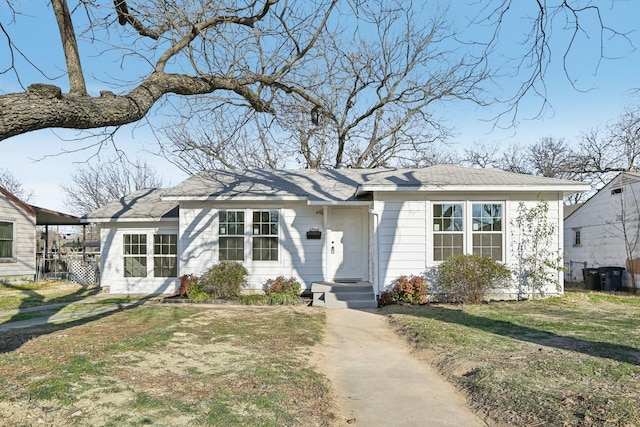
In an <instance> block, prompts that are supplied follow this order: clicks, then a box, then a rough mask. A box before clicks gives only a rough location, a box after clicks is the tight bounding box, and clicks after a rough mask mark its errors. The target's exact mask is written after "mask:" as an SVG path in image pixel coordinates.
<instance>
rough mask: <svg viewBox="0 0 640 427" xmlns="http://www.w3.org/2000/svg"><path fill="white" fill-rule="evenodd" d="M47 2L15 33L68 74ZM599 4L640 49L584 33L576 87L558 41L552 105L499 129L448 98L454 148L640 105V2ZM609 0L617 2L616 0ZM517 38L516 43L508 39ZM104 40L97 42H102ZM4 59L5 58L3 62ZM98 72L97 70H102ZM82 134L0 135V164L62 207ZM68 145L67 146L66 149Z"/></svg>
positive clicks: (515, 27) (13, 86)
mask: <svg viewBox="0 0 640 427" xmlns="http://www.w3.org/2000/svg"><path fill="white" fill-rule="evenodd" d="M42 3H44V2H36V4H31V3H30V4H29V14H30V16H24V17H20V18H19V21H18V23H19V24H23V23H24V24H28V26H23V27H22V28H21V30H23V31H24V32H23V33H14V34H13V36H14V37H16V39H15V41H16V43H17V44H18V46H19V47H20V48H21V49H23V50H24V52H25V53H26V54H27V55H30V56H31V57H33V58H36V61H37V63H38V64H39V65H40V66H41V67H42V68H43V69H45V70H47V74H48V75H49V76H55V75H62V71H61V70H62V69H63V67H62V65H63V61H64V59H63V57H62V54H61V48H60V46H59V42H58V39H57V27H56V26H55V19H54V17H53V14H52V13H51V11H50V10H48V8H47V7H44V6H42ZM582 3H586V2H584V1H583V2H582ZM598 3H599V4H601V5H603V8H602V15H603V19H605V21H606V22H607V23H608V24H609V25H611V26H612V27H615V28H616V29H619V30H620V31H624V32H627V31H631V33H629V34H628V37H629V38H630V39H631V40H632V42H633V43H634V45H635V46H636V47H637V48H638V49H636V50H633V49H632V48H631V47H630V46H629V45H628V44H626V43H625V42H623V41H622V40H619V39H618V40H616V39H614V40H608V39H607V40H606V41H607V44H606V46H605V54H607V55H609V56H612V57H615V59H605V60H602V61H600V62H599V61H598V53H599V51H598V50H597V49H598V48H599V46H598V42H599V40H597V38H595V37H594V34H590V36H591V38H590V39H586V38H584V37H582V38H581V39H580V40H579V41H578V42H577V43H576V45H575V46H574V49H573V50H572V51H571V56H570V58H569V64H570V76H571V78H574V79H576V82H575V84H576V85H577V86H578V87H579V88H581V89H583V90H582V91H578V90H576V89H574V88H573V87H572V86H571V84H570V83H569V81H568V80H567V77H566V76H565V75H564V71H563V69H562V61H561V58H560V56H559V55H558V53H559V52H562V43H558V44H552V45H551V47H552V49H554V54H555V56H553V57H552V58H551V60H552V61H551V64H550V66H549V73H548V75H547V78H546V83H547V99H548V102H549V104H550V108H548V109H546V110H544V111H543V113H542V114H541V116H540V117H537V118H535V119H532V118H533V117H534V116H536V113H537V112H538V108H539V106H540V99H538V98H536V97H533V96H530V97H527V98H525V99H524V100H523V103H522V104H521V111H520V113H519V115H518V116H517V122H516V126H515V127H511V128H509V129H505V130H501V129H496V128H494V127H493V126H492V122H490V121H488V120H489V119H491V118H492V117H493V116H494V115H495V114H497V113H498V112H500V111H502V109H503V108H504V106H499V105H496V106H492V107H488V108H479V107H475V106H472V105H468V104H447V105H446V106H443V107H441V110H439V111H436V114H438V115H439V116H441V117H444V118H446V120H447V122H448V124H449V125H450V126H453V127H455V128H456V135H455V137H454V138H453V139H452V142H453V143H454V145H453V148H456V149H458V150H462V149H464V148H465V147H470V146H472V145H473V144H476V143H479V142H484V143H489V144H495V145H497V146H500V147H504V146H506V145H511V144H520V145H527V144H531V143H533V142H536V141H537V140H539V139H540V138H542V137H546V136H553V137H562V138H565V139H567V141H569V142H572V141H575V139H576V137H577V136H578V135H579V134H580V133H581V132H584V131H587V130H589V129H590V128H592V127H595V126H603V125H606V124H607V123H609V122H611V121H613V120H615V119H616V118H617V116H618V115H620V114H621V113H622V111H623V109H624V108H625V106H629V105H636V104H640V95H634V94H633V92H632V91H633V89H634V88H640V72H639V71H640V24H638V23H637V18H638V17H639V16H640V1H637V0H617V1H615V2H613V3H610V2H609V1H602V2H598ZM474 4H475V3H474ZM521 4H525V2H524V1H519V2H518V5H521ZM611 4H613V7H610V5H611ZM476 6H477V4H476ZM2 7H4V6H2ZM451 7H452V13H454V14H455V16H456V20H457V21H460V20H464V19H466V18H468V17H469V16H470V15H472V14H473V9H472V8H470V7H468V5H466V2H463V1H452V6H451ZM512 13H513V14H512V15H511V21H510V22H511V23H512V25H511V26H510V27H505V30H506V32H505V33H504V34H502V39H501V41H502V43H501V44H500V46H501V48H503V49H504V52H503V54H504V55H505V56H508V55H515V54H516V53H515V52H516V50H515V49H514V50H511V49H512V48H513V46H517V40H519V39H520V37H521V31H522V28H526V27H527V25H528V23H527V22H526V20H524V19H522V18H519V16H520V15H519V13H521V14H524V11H517V10H516V11H513V12H512ZM7 16H8V15H7V13H6V11H5V10H3V9H1V8H0V17H1V18H0V21H1V22H2V24H3V25H8V21H7V19H8V18H7ZM34 27H35V28H38V29H39V31H38V34H42V35H44V34H46V35H44V36H42V37H48V38H50V39H51V43H42V40H41V39H38V38H34V37H33V28H34ZM8 28H9V29H11V30H13V29H14V28H18V27H10V26H8ZM474 31H481V29H475V28H473V27H470V28H469V29H468V30H467V32H466V34H465V36H467V37H470V38H473V37H474ZM485 31H486V29H485ZM554 34H557V35H558V38H557V39H555V40H557V41H558V42H562V41H563V40H562V34H563V33H562V32H561V31H556V32H555V33H554ZM564 41H566V40H564ZM512 43H515V44H514V45H513V46H510V44H512ZM554 43H555V41H554ZM98 47H99V46H97V45H96V46H95V48H96V49H97V48H98ZM92 48H93V47H92V46H90V45H88V46H84V49H85V50H84V51H83V52H84V53H85V54H88V55H92V54H93V53H94V52H96V51H97V50H95V51H94V52H91V51H90V50H91V49H92ZM0 58H6V50H5V48H4V46H3V45H0ZM90 60H91V62H93V63H94V64H98V67H99V68H94V69H91V68H88V69H85V72H87V74H89V75H90V77H91V75H93V74H94V73H95V74H97V73H99V72H107V71H108V72H109V73H110V74H113V75H118V73H123V72H127V73H128V72H129V70H121V69H118V68H108V67H111V66H112V65H114V64H115V63H113V62H112V61H111V59H110V58H109V57H99V58H96V57H91V58H90ZM5 65H6V64H5V63H2V62H0V69H2V68H3V67H4V66H5ZM96 77H99V76H97V75H96ZM21 79H22V80H23V84H24V85H25V86H28V85H29V84H31V83H34V82H47V81H46V79H45V78H43V77H42V76H41V75H38V74H37V73H34V72H28V73H23V74H22V75H21ZM88 80H89V90H90V92H94V93H95V92H96V91H98V90H100V89H103V87H102V85H100V84H99V83H98V82H97V79H92V78H89V79H88ZM55 83H56V84H58V85H60V86H64V85H65V84H66V83H65V80H64V79H60V80H56V81H55ZM515 84H517V81H516V80H515V79H510V78H503V79H501V80H499V81H498V82H497V84H496V87H495V88H494V90H495V91H496V93H509V92H510V91H513V90H514V85H515ZM19 90H20V87H19V86H18V85H17V82H16V80H15V79H14V78H11V76H9V75H0V93H10V92H15V91H19ZM136 129H137V128H136V126H127V127H125V128H124V129H122V130H120V131H119V132H118V134H117V136H116V139H115V142H116V144H117V147H118V148H119V149H121V150H123V151H124V152H126V154H127V156H129V157H130V158H132V159H135V158H136V157H138V158H145V159H147V161H148V162H149V163H151V164H153V165H154V166H155V167H156V169H157V171H158V173H159V175H161V176H162V177H163V178H164V180H165V183H166V184H167V185H171V184H177V183H178V182H180V181H181V180H182V179H184V178H186V176H185V174H184V173H182V172H180V171H179V170H178V169H177V168H176V167H175V166H173V165H171V164H169V163H168V162H166V161H165V160H163V159H161V158H159V157H157V156H154V155H152V154H150V152H153V151H156V150H157V146H156V144H155V142H154V139H153V136H152V135H150V134H149V133H147V132H145V131H141V130H140V129H139V128H138V129H137V130H136ZM79 136H81V134H79V133H78V132H74V131H60V130H53V131H52V130H44V131H38V132H33V133H29V134H26V135H20V136H17V137H14V138H10V139H8V140H5V141H0V152H1V153H2V155H1V157H0V159H1V161H0V167H1V168H4V169H7V170H9V172H11V173H12V174H13V175H14V176H15V177H16V178H17V179H18V180H19V181H20V182H22V184H23V186H24V187H25V188H26V189H28V190H33V191H34V198H33V199H32V201H31V202H32V203H33V204H36V205H39V206H42V207H46V208H50V209H56V210H60V211H63V212H64V211H66V209H65V204H64V200H63V199H64V195H63V193H62V191H61V189H60V188H59V184H60V183H62V182H68V181H69V175H70V173H71V172H72V170H73V168H74V167H76V166H78V165H79V164H80V165H81V164H82V162H84V161H87V160H90V158H91V156H92V155H94V154H96V151H95V149H87V150H83V151H77V152H74V151H75V150H77V149H79V148H81V147H83V146H86V145H87V141H83V140H78V141H75V139H76V138H77V137H79ZM64 151H67V152H69V153H66V154H62V153H63V152H64ZM112 155H113V148H112V147H110V146H106V147H104V148H103V150H102V151H101V153H100V156H102V157H104V158H109V157H112Z"/></svg>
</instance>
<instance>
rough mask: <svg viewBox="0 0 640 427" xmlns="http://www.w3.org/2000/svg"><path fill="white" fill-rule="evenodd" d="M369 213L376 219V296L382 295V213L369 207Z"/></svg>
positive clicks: (374, 240) (374, 231)
mask: <svg viewBox="0 0 640 427" xmlns="http://www.w3.org/2000/svg"><path fill="white" fill-rule="evenodd" d="M369 214H371V215H372V216H373V217H374V219H375V221H374V223H373V224H374V225H373V251H374V252H375V254H376V256H375V260H374V262H375V264H376V265H375V268H374V269H373V275H374V282H375V284H376V290H377V292H376V298H377V297H379V296H380V233H379V232H378V227H379V226H380V213H379V212H377V211H375V210H373V209H369Z"/></svg>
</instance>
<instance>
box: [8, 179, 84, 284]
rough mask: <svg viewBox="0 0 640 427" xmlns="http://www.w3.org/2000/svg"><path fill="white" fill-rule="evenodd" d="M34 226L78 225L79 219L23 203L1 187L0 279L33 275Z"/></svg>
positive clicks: (31, 278)
mask: <svg viewBox="0 0 640 427" xmlns="http://www.w3.org/2000/svg"><path fill="white" fill-rule="evenodd" d="M36 225H44V226H45V227H48V226H49V225H80V218H78V217H74V216H71V215H67V214H63V213H60V212H55V211H51V210H48V209H44V208H40V207H37V206H33V205H30V204H27V203H24V202H22V201H21V200H20V199H18V198H17V197H16V196H14V195H13V194H11V193H10V192H9V191H7V190H5V189H4V188H2V187H0V281H13V280H33V279H34V278H35V274H36Z"/></svg>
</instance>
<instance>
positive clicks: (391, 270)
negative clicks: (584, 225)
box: [374, 192, 563, 293]
mask: <svg viewBox="0 0 640 427" xmlns="http://www.w3.org/2000/svg"><path fill="white" fill-rule="evenodd" d="M542 197H543V198H544V200H547V201H548V203H549V212H548V220H549V221H551V222H552V223H553V224H555V226H556V230H557V231H558V234H557V235H555V236H554V238H553V239H552V244H551V250H554V251H559V252H560V253H562V249H563V245H562V240H561V237H562V222H561V218H562V198H561V195H560V194H558V193H555V192H553V193H544V194H542ZM407 198H409V200H406V199H407ZM537 198H538V194H537V193H521V194H516V193H514V194H509V193H478V194H473V195H469V194H460V193H450V194H448V193H439V194H426V195H425V194H422V195H420V194H414V195H408V194H407V193H404V194H390V193H377V194H376V202H375V208H374V210H375V211H376V212H378V213H379V215H380V220H379V225H378V229H377V235H375V236H374V238H377V239H378V245H379V255H378V257H377V259H374V262H375V261H378V262H379V266H378V267H377V268H378V271H379V275H380V279H379V282H380V284H381V285H382V286H381V288H384V287H388V286H390V285H391V284H392V282H393V280H395V279H396V278H397V277H399V276H401V275H409V274H416V275H418V274H423V273H425V272H426V271H427V270H430V269H433V268H435V267H437V265H438V264H439V263H436V262H434V261H433V260H432V259H429V258H428V257H429V256H430V255H429V254H431V252H432V251H431V250H430V245H432V244H433V241H432V237H431V232H430V229H429V227H430V224H431V222H430V221H431V204H432V203H433V202H436V203H437V202H458V201H460V202H466V203H469V202H470V203H474V202H492V201H495V202H501V203H504V218H503V221H504V224H503V227H504V234H503V245H504V253H505V263H506V264H507V265H508V266H509V267H511V268H513V267H514V264H515V262H516V261H517V256H516V254H515V253H514V250H515V244H514V242H515V240H516V239H517V237H518V234H519V233H518V231H517V230H512V226H511V223H512V221H514V220H515V219H516V217H517V215H518V211H517V210H518V206H519V204H520V202H521V201H522V202H524V203H525V206H527V207H528V208H531V207H534V206H536V204H537V203H538V202H537ZM466 220H467V219H465V221H466ZM558 280H559V281H560V283H562V280H563V276H562V273H558ZM513 290H514V291H515V290H516V288H515V283H514V289H513ZM547 291H548V292H549V293H556V290H555V287H554V288H553V289H551V288H550V289H547Z"/></svg>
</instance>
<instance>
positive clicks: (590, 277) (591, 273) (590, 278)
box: [582, 268, 600, 291]
mask: <svg viewBox="0 0 640 427" xmlns="http://www.w3.org/2000/svg"><path fill="white" fill-rule="evenodd" d="M582 280H583V281H584V285H585V286H584V287H585V289H588V290H593V291H599V290H600V273H599V272H598V269H597V268H583V269H582Z"/></svg>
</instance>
